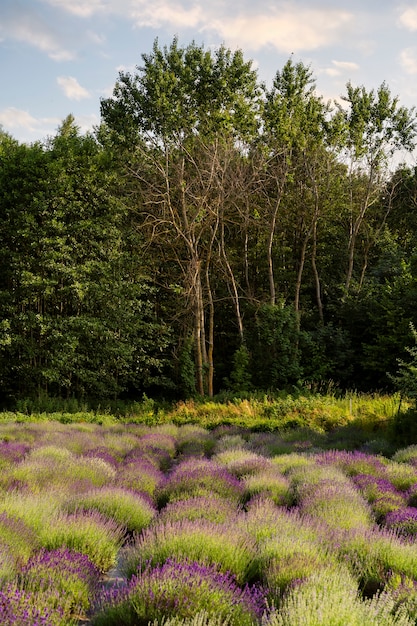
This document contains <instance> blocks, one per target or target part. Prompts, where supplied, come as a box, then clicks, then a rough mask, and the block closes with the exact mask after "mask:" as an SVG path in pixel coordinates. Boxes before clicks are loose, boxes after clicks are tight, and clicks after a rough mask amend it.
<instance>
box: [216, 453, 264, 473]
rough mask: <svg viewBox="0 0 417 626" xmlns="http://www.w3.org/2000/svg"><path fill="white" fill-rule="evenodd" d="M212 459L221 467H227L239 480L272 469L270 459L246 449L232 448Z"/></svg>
mask: <svg viewBox="0 0 417 626" xmlns="http://www.w3.org/2000/svg"><path fill="white" fill-rule="evenodd" d="M212 459H213V461H215V462H217V463H220V465H224V466H225V467H227V469H228V471H229V472H230V473H231V474H233V475H234V476H237V477H238V478H241V477H242V476H247V475H248V474H255V473H257V472H259V471H262V470H266V469H268V468H269V467H271V461H270V460H269V459H267V458H265V457H264V456H261V455H260V454H256V452H251V451H250V450H247V449H245V448H231V449H230V450H225V451H224V452H219V453H218V454H216V455H214V456H213V457H212Z"/></svg>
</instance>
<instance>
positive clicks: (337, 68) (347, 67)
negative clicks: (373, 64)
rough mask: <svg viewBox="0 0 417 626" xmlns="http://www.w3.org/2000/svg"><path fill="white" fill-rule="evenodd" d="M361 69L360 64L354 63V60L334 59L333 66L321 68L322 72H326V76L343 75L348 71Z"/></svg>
mask: <svg viewBox="0 0 417 626" xmlns="http://www.w3.org/2000/svg"><path fill="white" fill-rule="evenodd" d="M358 70H359V65H358V64H357V63H354V62H353V61H332V67H326V68H325V69H323V70H321V71H320V73H321V74H326V76H331V77H336V76H342V75H343V74H346V73H347V72H357V71H358Z"/></svg>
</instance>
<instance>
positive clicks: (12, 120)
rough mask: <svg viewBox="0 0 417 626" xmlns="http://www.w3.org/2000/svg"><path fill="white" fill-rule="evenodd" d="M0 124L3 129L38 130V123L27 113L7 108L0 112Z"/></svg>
mask: <svg viewBox="0 0 417 626" xmlns="http://www.w3.org/2000/svg"><path fill="white" fill-rule="evenodd" d="M0 124H1V125H2V126H4V127H5V128H6V127H7V128H25V129H26V130H29V131H34V130H36V129H37V128H38V126H39V121H38V120H36V118H34V117H32V115H30V113H28V112H27V111H22V110H21V109H16V108H15V107H8V108H7V109H3V110H2V111H0Z"/></svg>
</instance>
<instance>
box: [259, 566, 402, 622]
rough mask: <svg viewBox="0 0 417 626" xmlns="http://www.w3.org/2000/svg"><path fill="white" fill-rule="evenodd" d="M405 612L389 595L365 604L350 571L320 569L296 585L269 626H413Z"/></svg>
mask: <svg viewBox="0 0 417 626" xmlns="http://www.w3.org/2000/svg"><path fill="white" fill-rule="evenodd" d="M412 623H413V622H412V621H411V620H410V619H409V618H408V616H407V613H406V611H405V610H404V609H403V608H400V609H397V610H395V602H394V601H393V600H392V598H391V597H390V595H389V594H383V595H380V596H375V598H373V599H372V600H370V601H363V600H361V598H360V596H359V592H358V587H357V582H356V580H355V579H354V577H353V576H352V575H351V573H350V572H349V571H348V569H347V568H345V567H343V566H341V565H338V566H336V567H331V568H327V569H320V570H318V571H317V572H315V573H313V574H312V575H311V576H310V577H309V578H308V579H307V580H306V581H305V582H304V583H302V584H298V585H295V587H294V588H293V589H292V590H291V591H290V593H289V594H288V595H287V596H286V597H285V598H284V600H283V602H282V604H281V606H280V608H279V611H277V612H275V613H274V614H273V615H272V616H271V617H269V618H268V619H267V620H266V621H264V625H265V626H411V624H412Z"/></svg>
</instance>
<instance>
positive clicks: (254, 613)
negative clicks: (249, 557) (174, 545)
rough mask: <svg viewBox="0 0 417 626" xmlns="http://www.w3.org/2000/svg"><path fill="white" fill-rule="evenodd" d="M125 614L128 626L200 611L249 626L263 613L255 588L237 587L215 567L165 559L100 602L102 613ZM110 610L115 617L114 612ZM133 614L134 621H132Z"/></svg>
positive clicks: (258, 590) (259, 593)
mask: <svg viewBox="0 0 417 626" xmlns="http://www.w3.org/2000/svg"><path fill="white" fill-rule="evenodd" d="M118 606H119V607H120V608H121V609H122V610H123V615H126V611H127V610H128V609H127V607H129V606H130V617H131V621H129V623H132V624H133V623H142V621H143V622H144V623H145V621H148V620H152V619H155V618H161V617H163V616H169V615H175V616H177V617H190V616H192V615H193V614H195V613H197V612H198V611H201V610H206V611H207V612H208V613H209V614H210V615H216V616H219V615H220V616H221V615H224V617H226V616H232V617H233V622H232V623H239V624H242V625H248V626H249V625H250V624H253V622H254V620H260V618H261V616H262V614H263V613H264V611H265V608H266V606H265V593H264V591H263V590H262V589H261V588H260V587H259V586H256V585H254V586H249V585H247V584H246V585H245V586H243V587H240V586H239V585H238V584H237V582H236V579H235V578H234V577H233V576H232V575H231V574H230V573H228V572H226V573H224V572H223V573H222V572H220V571H219V570H218V569H217V567H216V566H215V565H205V564H201V563H199V562H196V561H187V560H185V561H181V560H180V561H178V560H175V559H173V558H168V559H167V560H166V561H165V562H164V563H163V564H161V565H157V566H154V567H151V566H150V565H148V566H147V567H146V568H145V569H144V570H143V571H142V572H139V573H138V574H136V575H134V576H133V577H132V578H131V580H130V581H129V583H128V584H127V585H126V586H124V587H123V588H121V589H119V590H118V591H117V592H116V593H115V592H110V593H109V594H107V597H105V598H104V602H103V598H102V599H101V602H100V606H99V607H98V608H99V610H100V611H101V612H102V613H106V611H107V610H109V609H111V611H112V613H111V614H112V616H114V615H117V607H118ZM115 611H116V612H115ZM134 614H136V615H137V617H138V618H139V621H134V620H135V618H134Z"/></svg>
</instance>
